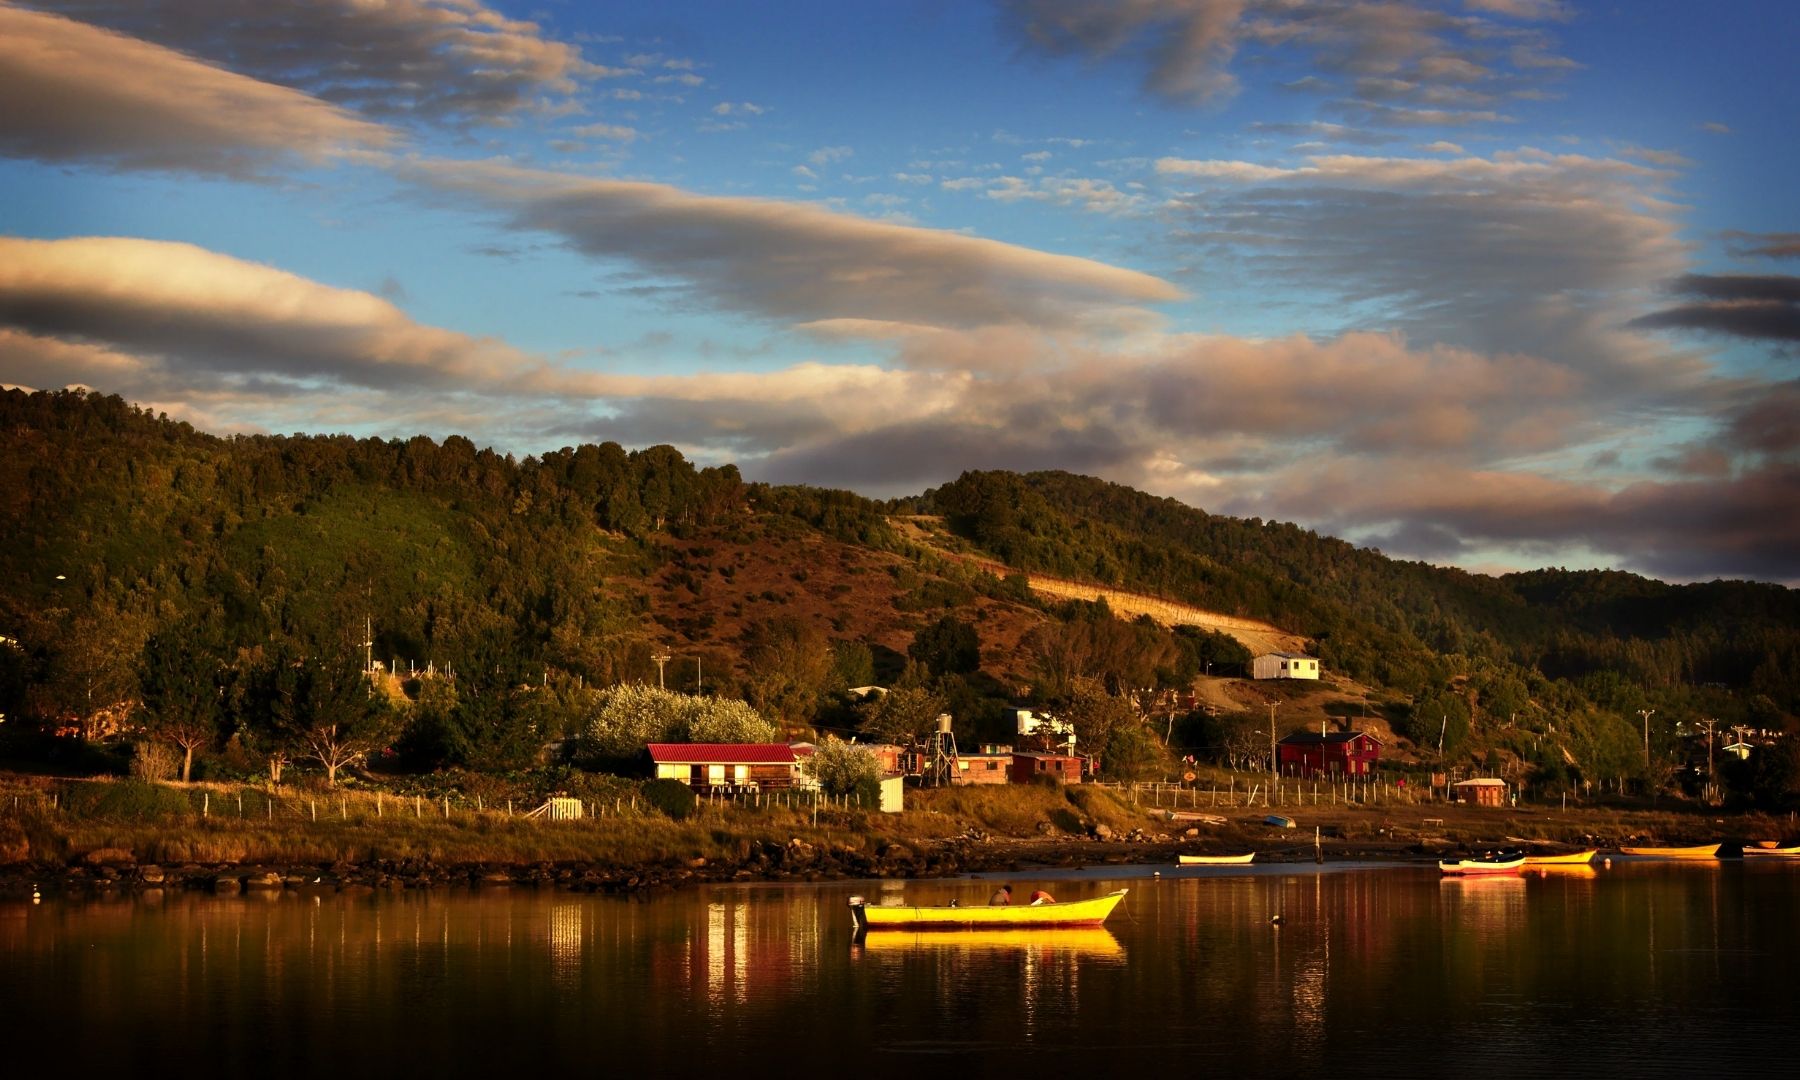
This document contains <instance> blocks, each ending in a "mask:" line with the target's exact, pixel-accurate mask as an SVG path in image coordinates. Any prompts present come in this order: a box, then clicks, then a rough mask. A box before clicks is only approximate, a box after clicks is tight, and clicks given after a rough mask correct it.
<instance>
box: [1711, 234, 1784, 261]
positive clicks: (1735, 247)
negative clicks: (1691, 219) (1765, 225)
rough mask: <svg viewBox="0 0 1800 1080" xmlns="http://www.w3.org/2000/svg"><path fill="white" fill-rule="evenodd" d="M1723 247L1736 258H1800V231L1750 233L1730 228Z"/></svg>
mask: <svg viewBox="0 0 1800 1080" xmlns="http://www.w3.org/2000/svg"><path fill="white" fill-rule="evenodd" d="M1725 247H1726V250H1728V251H1730V252H1731V254H1732V255H1734V256H1737V257H1738V258H1745V257H1749V256H1755V257H1760V258H1765V259H1800V233H1791V232H1790V233H1751V232H1739V231H1737V230H1735V229H1734V230H1732V231H1730V232H1727V233H1726V234H1725Z"/></svg>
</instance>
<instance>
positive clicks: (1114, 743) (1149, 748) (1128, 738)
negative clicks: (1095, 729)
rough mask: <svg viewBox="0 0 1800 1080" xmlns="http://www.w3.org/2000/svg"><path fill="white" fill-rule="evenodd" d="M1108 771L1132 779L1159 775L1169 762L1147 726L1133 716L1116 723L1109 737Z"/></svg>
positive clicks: (1125, 778) (1106, 756)
mask: <svg viewBox="0 0 1800 1080" xmlns="http://www.w3.org/2000/svg"><path fill="white" fill-rule="evenodd" d="M1104 760H1105V762H1106V775H1108V776H1110V777H1112V778H1113V779H1115V780H1121V781H1126V782H1130V781H1132V780H1142V779H1145V778H1146V777H1150V776H1155V775H1159V774H1160V773H1161V772H1162V766H1163V765H1164V763H1165V762H1166V760H1167V759H1166V758H1165V756H1164V754H1163V749H1162V747H1161V746H1160V745H1159V744H1158V743H1157V741H1156V736H1155V735H1152V734H1151V733H1150V731H1149V729H1148V728H1146V727H1145V726H1144V725H1143V724H1142V723H1141V722H1139V721H1138V720H1137V719H1135V718H1133V719H1130V720H1125V721H1122V722H1120V723H1118V724H1116V725H1114V727H1113V729H1112V732H1111V733H1110V734H1109V735H1108V736H1107V739H1106V753H1105V756H1104Z"/></svg>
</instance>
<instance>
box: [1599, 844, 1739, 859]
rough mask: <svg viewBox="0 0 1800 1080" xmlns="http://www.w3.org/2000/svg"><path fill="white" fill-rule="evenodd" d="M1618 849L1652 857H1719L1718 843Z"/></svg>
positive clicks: (1630, 853)
mask: <svg viewBox="0 0 1800 1080" xmlns="http://www.w3.org/2000/svg"><path fill="white" fill-rule="evenodd" d="M1619 850H1620V851H1622V852H1624V853H1625V854H1627V855H1643V856H1646V857H1648V858H1652V859H1716V858H1718V857H1719V845H1718V844H1697V845H1695V846H1694V847H1622V848H1620V849H1619Z"/></svg>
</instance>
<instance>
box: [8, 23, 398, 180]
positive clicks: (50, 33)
mask: <svg viewBox="0 0 1800 1080" xmlns="http://www.w3.org/2000/svg"><path fill="white" fill-rule="evenodd" d="M0 101H6V102H10V103H13V104H14V106H15V107H9V108H6V109H4V110H0V151H4V152H6V153H8V154H11V155H14V156H19V157H28V158H36V159H38V160H42V161H96V162H101V163H105V164H108V165H111V166H113V167H115V168H121V169H171V170H178V171H187V172H204V173H219V174H225V175H230V176H256V175H261V174H263V173H265V172H267V171H268V170H270V169H271V168H273V167H274V166H276V165H279V164H286V163H291V162H292V161H296V160H297V161H305V162H310V163H314V164H317V163H322V162H328V161H332V160H341V159H344V158H347V157H353V156H357V155H359V154H366V153H367V152H370V151H378V150H380V149H382V148H385V147H387V146H389V145H391V144H392V143H393V142H394V141H395V136H394V133H393V132H392V131H390V130H389V129H387V128H384V127H382V126H380V125H378V124H374V123H370V122H369V121H367V120H363V119H361V118H359V117H357V116H355V115H353V114H352V113H350V112H349V111H347V110H345V109H342V108H339V107H338V106H335V105H330V104H327V103H325V102H323V101H319V100H317V99H315V98H311V97H308V96H307V95H305V94H303V93H300V92H299V91H296V90H290V89H287V88H285V87H280V86H273V85H270V84H268V83H264V82H258V81H256V80H255V79H250V78H245V77H244V76H242V75H237V74H234V73H232V72H229V71H224V70H221V69H219V68H215V67H210V66H208V65H206V64H203V63H200V62H198V61H196V60H192V59H190V58H188V57H186V56H183V55H181V54H180V53H177V52H174V51H172V50H169V49H165V48H163V47H161V46H159V45H152V44H149V43H146V42H143V41H138V40H135V39H133V38H128V37H125V36H123V35H120V34H116V33H113V32H111V31H108V30H102V29H99V28H96V27H92V26H88V25H86V24H84V23H79V22H74V21H72V20H69V19H65V18H61V17H59V16H56V15H46V14H42V13H40V12H35V11H28V10H25V9H23V8H18V7H13V6H10V5H0ZM24 103H29V107H25V104H24Z"/></svg>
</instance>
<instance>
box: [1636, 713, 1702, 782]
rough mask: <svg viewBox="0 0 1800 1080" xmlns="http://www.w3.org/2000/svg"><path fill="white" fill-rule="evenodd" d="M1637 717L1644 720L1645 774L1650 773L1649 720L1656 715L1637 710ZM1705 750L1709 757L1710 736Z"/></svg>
mask: <svg viewBox="0 0 1800 1080" xmlns="http://www.w3.org/2000/svg"><path fill="white" fill-rule="evenodd" d="M1638 715H1639V716H1641V717H1643V718H1644V771H1645V772H1646V773H1647V772H1649V771H1650V718H1651V717H1652V716H1655V715H1656V710H1655V709H1639V710H1638ZM1706 748H1707V753H1708V755H1709V756H1710V754H1711V753H1712V737H1711V736H1710V735H1709V736H1708V737H1707V742H1706Z"/></svg>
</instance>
